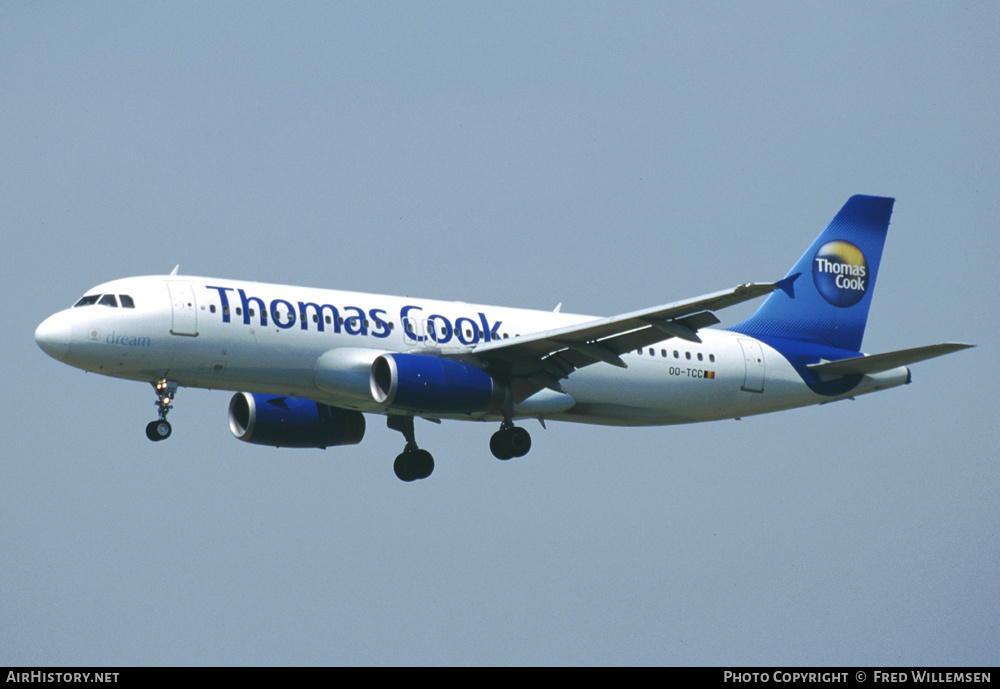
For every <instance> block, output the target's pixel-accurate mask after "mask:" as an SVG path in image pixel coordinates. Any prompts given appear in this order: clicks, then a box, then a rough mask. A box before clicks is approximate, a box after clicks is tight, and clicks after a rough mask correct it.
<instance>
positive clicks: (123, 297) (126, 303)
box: [118, 294, 215, 313]
mask: <svg viewBox="0 0 1000 689" xmlns="http://www.w3.org/2000/svg"><path fill="white" fill-rule="evenodd" d="M118 299H119V300H120V301H121V303H122V308H123V309H134V308H135V302H134V301H132V297H130V296H129V295H127V294H119V295H118ZM212 313H215V311H212Z"/></svg>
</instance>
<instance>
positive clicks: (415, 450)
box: [386, 416, 531, 482]
mask: <svg viewBox="0 0 1000 689" xmlns="http://www.w3.org/2000/svg"><path fill="white" fill-rule="evenodd" d="M386 424H387V425H388V426H389V428H391V429H392V430H394V431H399V432H400V433H402V434H403V437H404V438H406V447H405V448H404V449H403V451H402V452H401V453H400V454H399V455H398V456H397V457H396V461H395V462H393V465H392V468H393V470H394V471H395V472H396V476H397V477H398V478H399V479H400V480H401V481H407V482H409V481H417V480H419V479H422V478H427V477H428V476H430V475H431V472H433V471H434V458H433V457H432V456H431V453H430V452H428V451H427V450H421V449H420V448H419V447H417V441H416V440H415V439H414V435H413V417H412V416H389V417H388V419H387V420H386ZM530 449H531V435H529V433H528V431H526V430H524V429H523V428H521V427H520V426H515V425H514V422H513V421H511V420H510V419H509V418H508V419H504V422H503V423H502V424H500V430H499V431H497V432H496V433H494V434H493V437H492V438H490V451H491V452H492V453H493V456H494V457H496V458H497V459H504V460H507V459H511V458H512V457H523V456H524V455H526V454H528V450H530Z"/></svg>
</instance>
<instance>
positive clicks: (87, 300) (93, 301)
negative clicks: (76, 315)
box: [73, 294, 101, 309]
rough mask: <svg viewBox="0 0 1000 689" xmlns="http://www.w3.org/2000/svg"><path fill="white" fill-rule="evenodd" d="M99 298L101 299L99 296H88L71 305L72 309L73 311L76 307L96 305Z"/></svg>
mask: <svg viewBox="0 0 1000 689" xmlns="http://www.w3.org/2000/svg"><path fill="white" fill-rule="evenodd" d="M100 298H101V295H100V294H88V295H87V296H85V297H84V298H82V299H81V300H80V301H78V302H76V303H75V304H73V308H74V309H75V308H76V307H77V306H90V305H91V304H96V303H97V300H98V299H100Z"/></svg>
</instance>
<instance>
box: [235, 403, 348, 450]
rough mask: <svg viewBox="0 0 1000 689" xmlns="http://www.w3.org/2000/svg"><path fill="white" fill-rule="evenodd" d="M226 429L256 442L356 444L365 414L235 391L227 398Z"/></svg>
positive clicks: (273, 443)
mask: <svg viewBox="0 0 1000 689" xmlns="http://www.w3.org/2000/svg"><path fill="white" fill-rule="evenodd" d="M229 429H230V430H231V431H232V432H233V435H235V436H236V437H237V438H239V439H240V440H243V441H244V442H248V443H255V444H257V445H273V446H274V447H331V446H333V445H357V444H358V443H360V442H361V439H362V438H363V437H364V436H365V417H364V416H363V415H362V414H361V412H357V411H349V410H347V409H339V408H337V407H330V406H327V405H325V404H320V403H319V402H313V401H312V400H304V399H300V398H298V397H280V396H276V395H260V394H256V393H249V392H238V393H236V394H235V395H233V399H231V400H230V401H229Z"/></svg>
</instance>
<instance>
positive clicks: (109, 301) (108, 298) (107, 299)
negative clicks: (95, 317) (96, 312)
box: [97, 294, 118, 309]
mask: <svg viewBox="0 0 1000 689" xmlns="http://www.w3.org/2000/svg"><path fill="white" fill-rule="evenodd" d="M97 303H98V304H100V305H101V306H110V307H112V308H116V309H117V308H118V300H117V299H115V295H113V294H105V295H104V296H103V297H101V300H100V301H99V302H97Z"/></svg>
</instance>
